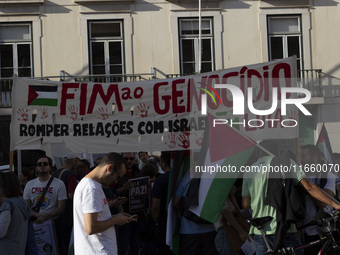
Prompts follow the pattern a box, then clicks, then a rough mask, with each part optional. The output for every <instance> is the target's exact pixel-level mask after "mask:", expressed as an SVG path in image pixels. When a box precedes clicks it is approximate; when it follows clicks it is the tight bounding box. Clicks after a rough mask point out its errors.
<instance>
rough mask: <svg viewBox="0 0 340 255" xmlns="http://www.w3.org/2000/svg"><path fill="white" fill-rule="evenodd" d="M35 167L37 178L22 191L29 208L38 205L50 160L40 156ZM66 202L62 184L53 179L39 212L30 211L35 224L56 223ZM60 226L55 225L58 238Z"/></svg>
mask: <svg viewBox="0 0 340 255" xmlns="http://www.w3.org/2000/svg"><path fill="white" fill-rule="evenodd" d="M35 166H36V173H37V176H38V177H37V178H35V179H33V180H31V181H29V182H28V183H27V184H26V186H25V189H24V199H25V201H26V203H27V204H28V206H29V207H31V208H32V207H34V206H35V205H36V204H37V203H38V201H39V199H40V197H41V196H42V194H43V192H44V189H45V187H46V185H47V183H48V181H49V179H50V178H51V167H52V159H51V158H50V157H47V156H40V157H39V158H38V159H37V160H36V163H35ZM66 200H67V194H66V188H65V185H64V183H63V182H62V181H61V180H59V179H57V178H53V180H52V182H51V184H50V186H49V187H48V189H47V192H46V194H45V197H44V198H43V201H42V203H41V206H40V210H39V212H36V211H34V210H32V213H33V216H35V217H36V218H37V219H36V221H35V223H37V224H39V223H42V222H44V221H47V220H54V221H58V219H59V217H60V215H61V214H62V213H63V212H64V210H65V205H66ZM60 226H61V224H55V227H56V232H57V236H60V234H62V231H63V230H62V229H61V228H60ZM59 241H60V240H59ZM58 245H59V246H60V245H61V244H60V243H59V244H58Z"/></svg>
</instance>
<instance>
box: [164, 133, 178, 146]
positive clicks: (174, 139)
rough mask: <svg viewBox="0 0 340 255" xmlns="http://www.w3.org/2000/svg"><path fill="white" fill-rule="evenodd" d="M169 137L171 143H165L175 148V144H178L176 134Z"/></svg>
mask: <svg viewBox="0 0 340 255" xmlns="http://www.w3.org/2000/svg"><path fill="white" fill-rule="evenodd" d="M168 139H169V143H167V142H166V141H165V142H164V143H165V144H166V145H168V147H169V148H170V149H172V148H175V146H176V136H175V134H170V135H168Z"/></svg>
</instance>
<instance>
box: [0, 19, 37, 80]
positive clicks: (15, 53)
mask: <svg viewBox="0 0 340 255" xmlns="http://www.w3.org/2000/svg"><path fill="white" fill-rule="evenodd" d="M31 26H32V25H31V23H0V78H7V77H13V74H16V75H18V76H21V77H31V76H33V70H32V62H33V60H32V28H31Z"/></svg>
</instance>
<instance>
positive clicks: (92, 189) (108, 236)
mask: <svg viewBox="0 0 340 255" xmlns="http://www.w3.org/2000/svg"><path fill="white" fill-rule="evenodd" d="M73 201H74V202H73V219H74V251H75V254H76V255H85V254H109V255H116V254H117V241H116V231H115V228H114V227H111V228H109V229H107V230H105V231H104V232H101V233H97V234H93V235H88V234H87V233H86V232H85V225H84V214H85V213H98V218H97V220H98V221H105V220H108V219H110V218H111V217H112V215H111V212H110V208H109V205H108V201H107V199H106V197H105V194H104V191H103V189H102V186H101V184H100V183H98V182H96V181H94V180H92V179H90V178H83V179H82V180H81V181H80V182H79V184H78V185H77V188H76V191H75V193H74V197H73Z"/></svg>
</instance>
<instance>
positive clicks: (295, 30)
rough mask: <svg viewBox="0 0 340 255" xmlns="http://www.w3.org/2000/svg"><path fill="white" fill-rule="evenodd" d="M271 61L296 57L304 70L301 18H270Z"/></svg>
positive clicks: (299, 66) (300, 68)
mask: <svg viewBox="0 0 340 255" xmlns="http://www.w3.org/2000/svg"><path fill="white" fill-rule="evenodd" d="M268 42H269V59H270V60H275V59H281V58H287V57H290V56H294V55H295V56H296V58H297V69H298V70H302V69H303V65H302V63H303V62H302V56H301V45H302V42H301V23H300V16H268Z"/></svg>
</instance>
